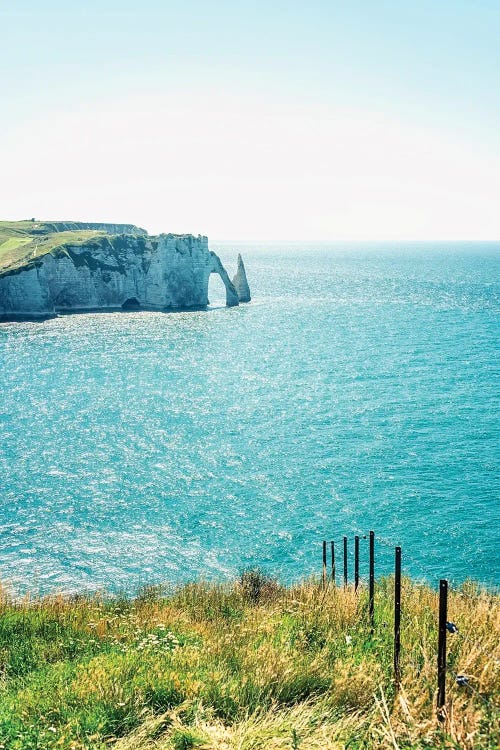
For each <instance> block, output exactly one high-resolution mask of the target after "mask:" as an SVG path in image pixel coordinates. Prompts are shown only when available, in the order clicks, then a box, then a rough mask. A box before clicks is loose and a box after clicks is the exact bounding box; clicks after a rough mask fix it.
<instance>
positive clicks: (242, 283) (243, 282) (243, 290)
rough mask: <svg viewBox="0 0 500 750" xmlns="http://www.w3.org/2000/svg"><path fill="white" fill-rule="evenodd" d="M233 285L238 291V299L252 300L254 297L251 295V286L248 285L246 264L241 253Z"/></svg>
mask: <svg viewBox="0 0 500 750" xmlns="http://www.w3.org/2000/svg"><path fill="white" fill-rule="evenodd" d="M233 286H234V288H235V289H236V291H237V293H238V299H239V301H240V302H250V300H251V299H252V298H251V296H250V287H249V286H248V281H247V275H246V271H245V264H244V263H243V258H242V257H241V255H239V254H238V267H237V270H236V275H235V277H234V278H233Z"/></svg>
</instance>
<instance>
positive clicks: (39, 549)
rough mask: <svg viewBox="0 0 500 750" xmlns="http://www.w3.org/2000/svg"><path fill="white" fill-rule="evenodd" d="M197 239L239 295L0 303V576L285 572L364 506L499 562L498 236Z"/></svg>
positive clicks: (309, 566) (433, 572) (60, 581)
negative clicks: (164, 305) (58, 305)
mask: <svg viewBox="0 0 500 750" xmlns="http://www.w3.org/2000/svg"><path fill="white" fill-rule="evenodd" d="M212 248H213V249H215V250H218V251H219V252H220V254H221V256H222V257H223V260H225V261H226V263H227V266H228V268H229V271H230V273H232V271H233V268H234V266H235V261H236V254H237V252H238V250H239V249H240V250H241V252H242V253H243V256H244V259H245V262H246V266H247V272H248V277H249V281H250V285H251V288H252V293H253V297H254V299H253V301H252V303H250V304H249V305H243V306H241V307H240V308H236V309H225V308H224V307H222V306H220V307H219V306H218V303H217V296H220V297H221V298H222V297H223V294H222V286H221V285H219V286H217V283H218V280H217V283H214V286H213V289H211V292H212V297H213V299H212V303H213V304H212V307H211V308H210V309H209V310H208V311H206V312H192V313H178V314H157V313H144V312H142V313H140V312H134V313H112V314H90V315H74V316H67V317H62V318H59V319H56V320H51V321H47V322H44V323H4V324H0V374H1V381H0V427H1V432H2V439H1V447H0V486H1V508H0V523H1V529H0V577H1V579H2V580H3V581H8V582H9V585H10V586H11V587H12V588H13V589H14V590H15V591H16V592H19V593H21V592H25V591H32V592H38V591H45V592H47V591H52V590H56V589H58V590H60V589H62V590H80V589H95V588H101V587H106V588H108V589H112V590H126V591H128V592H132V591H134V590H136V589H137V588H138V587H139V586H140V585H142V584H146V583H155V582H160V581H166V580H168V581H180V580H186V579H193V578H196V577H198V576H199V575H204V576H206V577H210V578H213V577H216V578H224V577H228V576H232V575H234V574H236V573H237V572H238V571H239V570H240V569H242V568H244V567H248V566H251V565H260V566H262V567H264V568H265V569H267V570H268V571H270V572H274V573H277V574H278V575H279V576H280V577H282V578H283V579H286V580H291V579H295V578H299V577H301V576H303V575H307V574H309V573H311V572H312V571H317V572H319V570H320V561H321V551H320V543H321V540H322V539H323V538H327V539H330V538H333V539H336V540H337V541H338V542H340V540H341V538H342V535H343V534H347V535H349V537H350V547H352V535H353V534H354V533H355V532H356V531H361V532H366V531H368V530H369V529H370V528H373V529H375V531H376V532H377V533H378V534H380V536H382V537H384V539H385V540H386V541H387V542H389V543H401V544H402V546H403V563H404V566H405V569H406V570H407V572H409V573H413V574H415V575H417V576H419V577H427V578H428V580H430V581H432V582H435V581H436V580H437V579H438V578H439V577H440V576H449V577H450V578H451V579H453V580H455V581H461V580H463V579H465V578H466V577H469V576H470V577H473V578H475V579H478V580H480V581H485V582H489V583H493V584H499V583H500V560H499V552H498V550H499V546H498V528H499V527H498V520H499V512H498V511H499V505H498V495H499V493H498V490H499V481H498V476H499V475H498V464H497V461H498V401H499V380H500V378H499V374H498V367H497V365H498V360H497V358H496V357H497V345H498V311H499V307H500V305H499V301H500V283H499V279H500V276H499V271H500V245H499V244H496V245H495V244H473V245H470V244H460V245H411V244H406V245H400V246H396V245H391V246H383V245H380V246H375V245H371V246H347V245H344V246H343V245H333V246H328V245H319V246H318V245H317V246H310V247H306V246H299V245H284V244H283V245H279V244H276V245H271V246H267V247H266V246H260V247H256V246H251V245H249V246H246V245H245V246H240V247H238V246H237V245H236V244H235V245H232V246H221V247H217V246H216V245H212ZM365 545H366V542H364V541H362V542H361V553H362V562H361V572H362V573H363V574H365V573H366V546H365ZM339 552H340V544H339ZM391 560H392V551H391V549H390V548H389V547H387V546H385V545H382V544H380V545H378V548H377V566H378V571H379V572H387V570H388V569H389V567H390V564H391ZM350 564H351V563H350Z"/></svg>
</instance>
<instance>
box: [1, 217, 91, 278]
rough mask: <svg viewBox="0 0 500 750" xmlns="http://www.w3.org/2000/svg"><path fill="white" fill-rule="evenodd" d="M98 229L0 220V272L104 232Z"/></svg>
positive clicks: (26, 263)
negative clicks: (75, 228)
mask: <svg viewBox="0 0 500 750" xmlns="http://www.w3.org/2000/svg"><path fill="white" fill-rule="evenodd" d="M104 234H105V232H104V231H98V230H82V229H78V230H71V229H69V230H60V229H57V225H52V224H47V223H44V222H35V221H0V274H1V273H3V272H7V271H13V270H15V269H16V268H20V267H21V266H26V265H31V264H33V263H35V262H36V260H37V258H41V257H42V255H46V254H47V253H50V252H52V251H53V250H55V249H56V248H59V247H61V246H63V245H65V244H72V245H75V244H80V243H82V242H86V241H87V240H89V239H93V238H95V237H100V236H102V235H104Z"/></svg>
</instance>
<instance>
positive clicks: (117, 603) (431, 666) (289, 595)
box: [0, 572, 500, 750]
mask: <svg viewBox="0 0 500 750" xmlns="http://www.w3.org/2000/svg"><path fill="white" fill-rule="evenodd" d="M499 600H500V597H498V596H497V595H494V594H492V593H488V592H487V591H481V590H479V589H477V588H476V587H475V586H473V585H472V584H469V585H465V586H463V587H462V589H461V590H459V591H452V592H451V593H450V597H449V615H448V619H449V620H450V621H453V622H454V623H456V624H457V626H458V628H459V633H456V634H451V633H450V634H449V636H448V666H449V676H448V680H447V704H446V717H445V720H444V721H442V722H438V721H437V719H436V711H435V698H436V679H437V676H436V672H437V669H436V668H437V638H438V633H437V619H438V618H437V610H438V599H437V594H436V592H435V591H433V590H431V589H430V588H428V587H427V586H425V585H419V584H416V583H413V582H411V581H410V580H404V582H403V598H402V604H403V606H402V612H403V614H402V631H401V641H402V661H401V666H402V684H401V687H400V690H399V691H396V690H395V687H394V683H393V674H392V671H393V670H392V668H393V664H392V659H393V654H392V637H393V633H392V617H393V614H392V612H393V581H392V580H391V579H384V580H381V581H379V582H378V585H377V592H376V625H375V630H374V632H373V633H371V631H370V626H369V622H368V620H367V592H366V590H365V589H363V588H361V589H360V590H359V591H358V592H357V593H355V592H354V591H353V590H352V588H349V589H347V590H344V589H343V588H340V587H337V588H335V587H333V586H331V585H329V586H328V587H327V588H326V589H323V588H322V587H321V585H319V584H318V583H317V582H314V581H310V582H305V583H303V584H300V585H295V586H292V587H282V586H280V585H278V584H277V583H276V582H274V581H273V580H271V579H268V578H267V577H265V576H263V575H262V574H260V573H255V572H249V573H246V574H244V575H243V576H242V578H241V580H239V581H236V582H235V583H233V584H226V585H216V584H205V583H197V584H191V585H186V586H183V587H180V588H178V589H172V590H170V591H168V590H166V589H148V590H145V591H144V592H143V593H142V594H141V595H139V596H137V597H136V598H134V599H127V598H111V597H109V598H107V597H100V596H93V597H85V596H75V597H64V596H54V597H49V598H42V599H38V600H37V599H35V600H32V599H30V600H25V601H21V602H20V601H14V600H12V599H10V598H9V597H8V596H7V595H4V596H3V598H2V600H1V603H0V664H1V672H2V681H1V687H0V748H2V749H3V750H7V749H9V750H24V749H28V748H29V749H30V750H31V749H33V750H34V749H35V748H37V749H40V750H41V749H43V750H52V749H54V750H56V748H57V749H61V750H82V749H83V748H85V749H88V750H90V749H95V750H104V749H105V748H115V749H116V750H153V749H156V750H184V749H186V748H205V749H206V750H208V748H214V749H215V748H217V749H220V750H230V749H231V750H278V749H279V750H281V749H282V750H285V749H287V750H334V749H335V750H337V749H338V750H340V749H341V748H349V750H354V749H357V750H359V749H361V748H363V749H366V750H368V749H370V750H371V749H372V748H392V749H393V750H394V749H396V750H397V748H407V749H408V748H429V749H430V748H454V749H456V748H465V749H467V750H473V749H474V750H476V749H477V748H485V749H486V748H488V749H489V750H493V748H498V747H500V727H499V711H498V708H499V705H498V700H499V691H498V687H499V685H498V667H499V662H498V657H499V650H498V640H499V639H498V635H499V630H500V616H499V607H498V605H499ZM456 674H462V675H466V676H467V681H468V684H467V685H466V686H460V685H458V684H457V682H456V677H455V675H456Z"/></svg>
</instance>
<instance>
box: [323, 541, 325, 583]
mask: <svg viewBox="0 0 500 750" xmlns="http://www.w3.org/2000/svg"><path fill="white" fill-rule="evenodd" d="M325 586H326V542H325V541H324V542H323V587H325Z"/></svg>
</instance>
